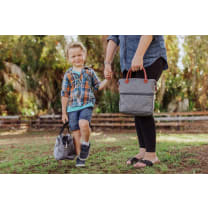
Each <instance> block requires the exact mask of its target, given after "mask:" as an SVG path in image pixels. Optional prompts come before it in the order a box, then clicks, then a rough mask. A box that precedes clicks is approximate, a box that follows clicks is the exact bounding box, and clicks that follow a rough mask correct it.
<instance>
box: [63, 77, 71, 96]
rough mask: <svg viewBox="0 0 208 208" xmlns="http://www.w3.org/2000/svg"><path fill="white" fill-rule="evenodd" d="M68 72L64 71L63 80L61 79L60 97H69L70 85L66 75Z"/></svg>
mask: <svg viewBox="0 0 208 208" xmlns="http://www.w3.org/2000/svg"><path fill="white" fill-rule="evenodd" d="M67 74H68V73H65V75H64V78H63V81H62V88H61V96H62V97H69V93H70V85H69V79H68V77H67Z"/></svg>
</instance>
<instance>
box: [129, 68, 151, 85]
mask: <svg viewBox="0 0 208 208" xmlns="http://www.w3.org/2000/svg"><path fill="white" fill-rule="evenodd" d="M142 70H143V72H144V83H147V82H148V79H147V73H146V70H145V68H144V67H143V68H142ZM131 74H132V70H131V68H130V69H129V71H128V72H127V75H126V80H125V83H126V84H128V83H129V78H131Z"/></svg>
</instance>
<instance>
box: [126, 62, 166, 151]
mask: <svg viewBox="0 0 208 208" xmlns="http://www.w3.org/2000/svg"><path fill="white" fill-rule="evenodd" d="M163 66H164V60H163V58H159V59H157V60H156V61H155V62H154V63H153V64H152V65H151V66H149V67H146V68H145V69H146V72H147V77H148V79H155V80H157V81H158V80H159V78H160V76H161V74H162V72H163ZM126 74H127V71H126V70H125V71H124V72H123V77H124V78H125V77H126ZM132 78H144V73H143V71H137V72H132ZM135 127H136V132H137V136H138V140H139V146H140V147H141V148H145V149H146V151H147V152H155V147H156V130H155V121H154V117H153V116H144V117H140V116H135Z"/></svg>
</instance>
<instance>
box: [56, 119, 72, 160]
mask: <svg viewBox="0 0 208 208" xmlns="http://www.w3.org/2000/svg"><path fill="white" fill-rule="evenodd" d="M68 124H69V123H68V122H67V123H65V124H64V125H63V127H62V128H61V131H60V133H59V135H58V137H57V138H56V143H55V146H54V158H55V159H56V160H65V159H67V160H73V159H74V158H75V157H76V150H75V145H74V139H73V137H72V136H71V134H70V133H68V134H66V135H64V134H63V131H64V129H65V128H66V127H68ZM68 132H69V127H68Z"/></svg>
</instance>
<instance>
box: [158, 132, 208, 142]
mask: <svg viewBox="0 0 208 208" xmlns="http://www.w3.org/2000/svg"><path fill="white" fill-rule="evenodd" d="M157 141H161V142H178V143H180V142H186V143H190V142H207V143H208V135H200V134H199V135H197V134H193V135H183V134H181V135H180V134H179V135H159V136H158V137H157Z"/></svg>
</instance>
